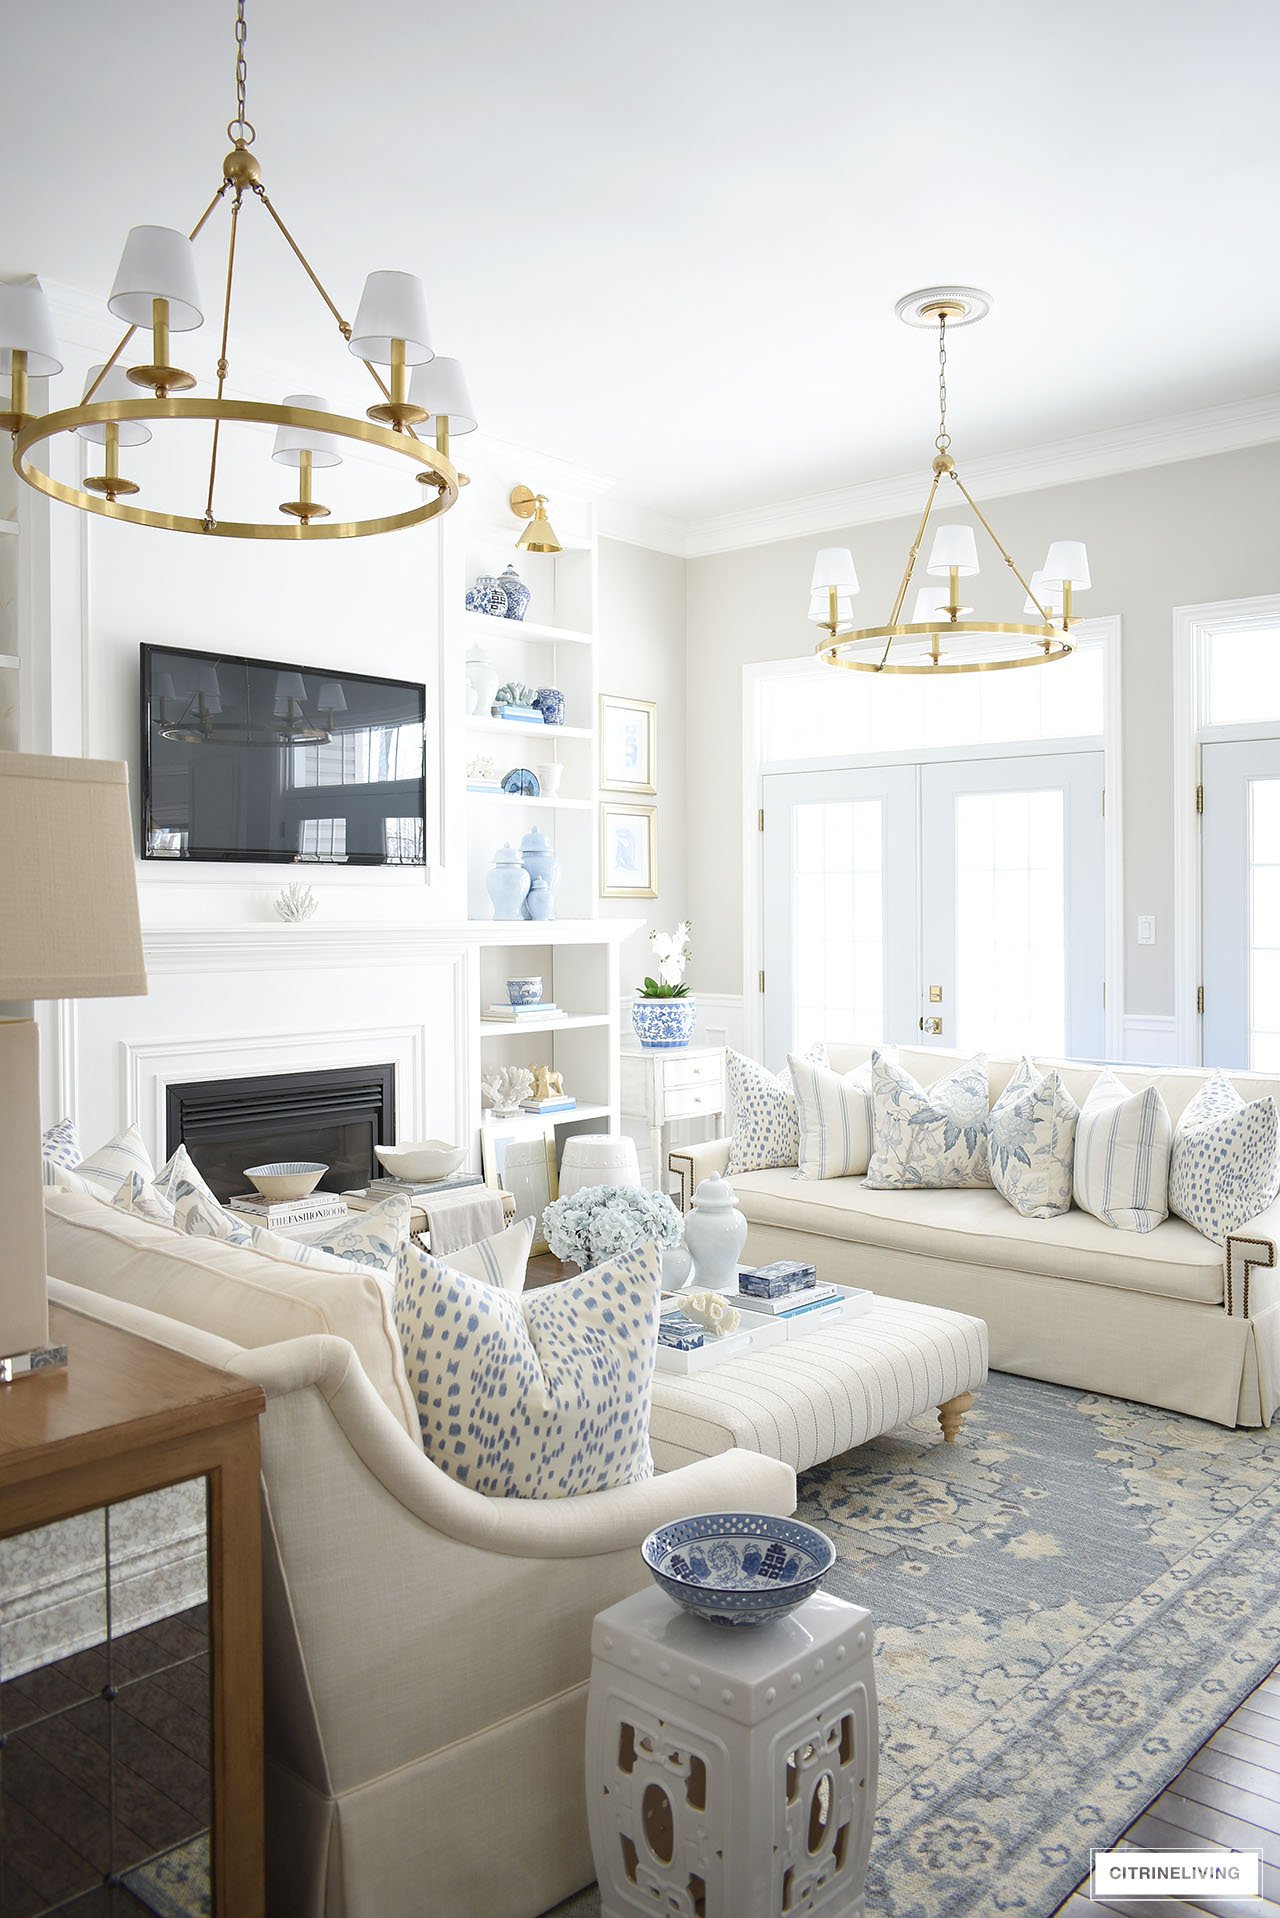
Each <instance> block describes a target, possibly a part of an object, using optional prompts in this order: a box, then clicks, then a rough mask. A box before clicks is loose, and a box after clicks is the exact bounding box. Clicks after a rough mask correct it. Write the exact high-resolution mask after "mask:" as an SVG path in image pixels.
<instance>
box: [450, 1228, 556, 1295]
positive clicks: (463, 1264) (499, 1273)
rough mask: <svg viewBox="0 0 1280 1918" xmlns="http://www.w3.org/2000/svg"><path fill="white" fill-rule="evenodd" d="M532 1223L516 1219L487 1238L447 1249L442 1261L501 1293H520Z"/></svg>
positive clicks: (468, 1277)
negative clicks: (451, 1249)
mask: <svg viewBox="0 0 1280 1918" xmlns="http://www.w3.org/2000/svg"><path fill="white" fill-rule="evenodd" d="M534 1224H535V1221H534V1220H533V1219H531V1218H530V1219H517V1220H516V1222H515V1224H514V1225H509V1226H508V1227H507V1229H506V1231H505V1232H495V1233H494V1235H493V1237H492V1238H491V1239H481V1240H480V1241H479V1242H478V1243H477V1244H476V1245H468V1246H463V1247H462V1248H461V1249H460V1250H459V1251H457V1252H447V1253H446V1254H445V1257H444V1263H445V1264H446V1265H447V1266H448V1268H449V1270H450V1271H451V1272H461V1273H462V1275H463V1277H464V1278H467V1279H481V1280H483V1282H484V1284H485V1285H496V1286H497V1287H498V1290H499V1291H501V1292H523V1291H524V1280H525V1273H526V1272H527V1270H528V1266H529V1248H530V1246H531V1245H532V1244H533V1228H534Z"/></svg>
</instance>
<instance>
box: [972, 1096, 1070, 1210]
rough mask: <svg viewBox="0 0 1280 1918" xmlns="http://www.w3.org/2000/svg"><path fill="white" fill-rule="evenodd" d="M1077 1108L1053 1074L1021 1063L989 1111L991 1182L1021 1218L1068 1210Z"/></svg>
mask: <svg viewBox="0 0 1280 1918" xmlns="http://www.w3.org/2000/svg"><path fill="white" fill-rule="evenodd" d="M1079 1117H1080V1108H1079V1106H1078V1105H1077V1104H1076V1102H1075V1100H1074V1099H1073V1098H1072V1097H1071V1094H1070V1093H1069V1092H1068V1091H1067V1088H1066V1087H1065V1086H1064V1085H1063V1083H1062V1080H1061V1079H1060V1078H1059V1076H1058V1074H1057V1073H1056V1072H1050V1073H1048V1074H1044V1073H1040V1072H1037V1070H1036V1068H1035V1067H1034V1066H1033V1065H1032V1063H1031V1061H1030V1059H1023V1060H1022V1061H1021V1063H1020V1064H1019V1066H1018V1069H1017V1071H1016V1072H1015V1073H1014V1075H1013V1077H1012V1078H1011V1079H1010V1081H1009V1083H1008V1085H1007V1086H1006V1087H1005V1089H1004V1091H1003V1092H1002V1093H1001V1094H1000V1097H999V1098H998V1099H997V1100H996V1102H995V1104H994V1105H993V1106H992V1108H991V1127H990V1135H989V1144H990V1152H991V1183H992V1185H993V1186H994V1187H995V1189H996V1191H997V1192H998V1193H999V1194H1000V1196H1001V1198H1002V1199H1007V1200H1008V1201H1009V1204H1010V1205H1011V1206H1012V1207H1013V1208H1014V1210H1015V1212H1020V1213H1021V1214H1022V1216H1023V1218H1024V1219H1053V1218H1056V1217H1057V1216H1058V1214H1059V1213H1061V1212H1069V1211H1070V1210H1071V1172H1072V1164H1073V1161H1074V1157H1075V1143H1076V1120H1077V1119H1078V1118H1079Z"/></svg>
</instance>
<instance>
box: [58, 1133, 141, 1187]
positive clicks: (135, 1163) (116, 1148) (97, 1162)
mask: <svg viewBox="0 0 1280 1918" xmlns="http://www.w3.org/2000/svg"><path fill="white" fill-rule="evenodd" d="M72 1169H73V1171H74V1172H75V1173H76V1175H77V1177H78V1178H81V1179H87V1180H88V1182H89V1184H90V1185H96V1186H97V1187H98V1189H99V1191H101V1192H105V1193H106V1195H107V1197H108V1198H109V1199H111V1198H114V1197H115V1195H116V1193H117V1192H118V1191H119V1190H120V1187H121V1186H122V1185H123V1184H124V1182H125V1180H126V1179H127V1178H128V1176H129V1174H130V1173H131V1172H136V1173H138V1174H139V1175H140V1176H141V1178H142V1179H143V1180H144V1181H145V1182H146V1184H147V1185H150V1184H151V1181H152V1180H153V1179H154V1178H155V1176H156V1169H155V1167H154V1166H153V1165H152V1163H151V1154H150V1153H149V1152H148V1151H147V1148H146V1146H145V1145H144V1144H143V1142H142V1134H141V1133H140V1132H139V1130H138V1128H137V1126H136V1125H131V1126H126V1127H125V1130H124V1131H123V1132H120V1133H117V1134H116V1137H115V1138H114V1139H109V1140H108V1141H107V1143H106V1145H103V1146H99V1147H98V1150H97V1151H96V1152H93V1153H90V1155H89V1157H88V1158H87V1159H81V1160H80V1162H79V1164H78V1165H76V1166H74V1167H73V1168H72Z"/></svg>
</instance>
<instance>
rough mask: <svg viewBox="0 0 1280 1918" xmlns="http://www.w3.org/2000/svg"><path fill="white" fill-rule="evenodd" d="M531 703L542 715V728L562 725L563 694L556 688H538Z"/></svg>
mask: <svg viewBox="0 0 1280 1918" xmlns="http://www.w3.org/2000/svg"><path fill="white" fill-rule="evenodd" d="M533 703H534V705H535V706H536V707H537V709H538V711H539V712H540V713H541V714H542V723H543V725H544V726H563V725H564V694H563V693H562V692H561V691H560V688H559V687H558V686H539V688H538V690H537V692H536V693H535V694H534V695H533Z"/></svg>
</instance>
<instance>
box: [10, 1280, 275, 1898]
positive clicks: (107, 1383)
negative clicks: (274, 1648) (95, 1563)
mask: <svg viewBox="0 0 1280 1918" xmlns="http://www.w3.org/2000/svg"><path fill="white" fill-rule="evenodd" d="M50 1320H51V1328H52V1331H53V1335H54V1336H55V1337H56V1338H57V1339H59V1340H61V1341H64V1342H65V1343H66V1345H67V1346H68V1348H69V1351H70V1363H69V1365H68V1366H67V1367H66V1368H65V1369H61V1370H51V1371H48V1372H40V1373H36V1374H33V1375H31V1376H29V1377H26V1378H22V1379H18V1380H16V1381H15V1382H14V1383H13V1384H11V1385H4V1386H0V1538H8V1537H10V1536H12V1535H13V1534H15V1533H18V1532H29V1531H32V1530H35V1529H36V1528H38V1527H40V1526H44V1525H49V1524H52V1523H53V1522H54V1521H56V1520H58V1519H65V1518H71V1517H74V1516H75V1515H76V1514H77V1513H82V1512H88V1511H93V1510H96V1509H97V1508H98V1507H100V1506H106V1505H112V1504H115V1503H116V1502H118V1501H119V1500H122V1499H131V1498H136V1497H138V1496H139V1494H141V1493H144V1492H153V1491H158V1490H160V1489H161V1488H163V1487H165V1486H169V1485H176V1484H179V1483H181V1482H182V1481H184V1480H189V1479H194V1478H204V1479H205V1481H206V1483H207V1487H208V1549H209V1580H208V1590H209V1635H210V1649H211V1652H212V1699H211V1703H212V1762H211V1767H210V1769H211V1774H212V1803H213V1816H212V1844H211V1855H212V1862H213V1891H214V1903H213V1908H214V1911H215V1912H216V1913H218V1914H219V1915H220V1918H262V1912H263V1900H264V1893H263V1798H262V1578H261V1532H260V1516H259V1514H260V1498H259V1477H258V1474H259V1458H258V1414H259V1413H260V1412H261V1411H262V1409H263V1407H264V1405H265V1399H264V1397H263V1393H262V1390H261V1388H260V1387H259V1386H257V1385H254V1384H252V1383H250V1382H247V1381H245V1380H243V1379H238V1378H235V1377H233V1376H231V1375H230V1374H229V1373H226V1372H219V1371H215V1370H214V1369H213V1368H212V1367H211V1366H207V1365H202V1364H200V1363H199V1362H198V1361H196V1360H195V1359H191V1358H188V1357H187V1356H186V1355H185V1354H183V1353H179V1352H171V1351H169V1350H168V1349H167V1348H165V1347H164V1346H160V1345H154V1344H152V1343H151V1342H150V1341H149V1340H147V1339H140V1338H136V1337H134V1336H133V1334H131V1333H128V1332H123V1331H120V1330H119V1329H118V1328H117V1327H115V1326H111V1325H103V1324H101V1323H100V1322H99V1321H97V1320H96V1319H92V1318H85V1317H82V1316H81V1315H80V1314H79V1313H77V1312H72V1311H68V1310H66V1309H63V1308H59V1307H54V1308H53V1310H52V1312H51V1314H50ZM104 1695H106V1696H108V1698H109V1699H110V1698H112V1697H114V1695H115V1694H114V1688H109V1690H108V1693H107V1694H104Z"/></svg>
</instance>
